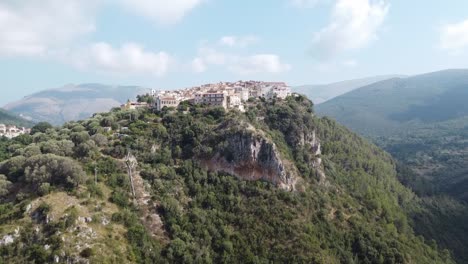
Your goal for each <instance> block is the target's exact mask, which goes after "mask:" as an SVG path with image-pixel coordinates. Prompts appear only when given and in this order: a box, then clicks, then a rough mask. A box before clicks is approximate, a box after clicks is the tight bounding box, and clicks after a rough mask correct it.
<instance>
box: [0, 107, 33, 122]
mask: <svg viewBox="0 0 468 264" xmlns="http://www.w3.org/2000/svg"><path fill="white" fill-rule="evenodd" d="M0 124H5V125H15V126H19V127H31V126H33V124H34V123H33V122H31V121H28V120H26V119H24V118H21V117H20V116H18V115H16V114H14V113H10V112H8V111H6V110H4V109H1V108H0Z"/></svg>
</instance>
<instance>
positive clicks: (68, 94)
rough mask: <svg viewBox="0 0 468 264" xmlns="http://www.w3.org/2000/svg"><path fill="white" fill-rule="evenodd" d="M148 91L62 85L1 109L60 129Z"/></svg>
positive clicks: (107, 86) (139, 88)
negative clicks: (71, 122) (57, 126)
mask: <svg viewBox="0 0 468 264" xmlns="http://www.w3.org/2000/svg"><path fill="white" fill-rule="evenodd" d="M148 92H149V89H147V88H142V87H137V86H110V85H103V84H80V85H72V84H70V85H66V86H63V87H61V88H57V89H51V90H45V91H41V92H38V93H35V94H32V95H30V96H26V97H24V98H23V99H21V100H19V101H17V102H12V103H9V104H7V105H5V106H4V108H5V109H7V110H8V111H11V112H14V113H16V114H21V115H22V116H24V117H25V118H27V119H29V120H34V121H35V122H40V121H46V122H49V123H51V124H55V125H62V124H63V123H65V122H67V121H76V120H79V119H85V118H88V117H90V116H91V115H92V114H93V113H96V112H105V111H109V110H110V109H111V108H112V107H117V106H119V105H121V104H123V103H125V102H127V100H128V99H131V98H135V96H137V95H138V94H145V93H148Z"/></svg>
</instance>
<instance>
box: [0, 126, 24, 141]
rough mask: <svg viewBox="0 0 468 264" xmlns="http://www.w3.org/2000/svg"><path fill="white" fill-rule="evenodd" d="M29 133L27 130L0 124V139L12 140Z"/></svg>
mask: <svg viewBox="0 0 468 264" xmlns="http://www.w3.org/2000/svg"><path fill="white" fill-rule="evenodd" d="M29 133H31V129H29V128H25V127H16V126H10V125H5V124H0V137H7V138H14V137H17V136H19V135H24V134H29Z"/></svg>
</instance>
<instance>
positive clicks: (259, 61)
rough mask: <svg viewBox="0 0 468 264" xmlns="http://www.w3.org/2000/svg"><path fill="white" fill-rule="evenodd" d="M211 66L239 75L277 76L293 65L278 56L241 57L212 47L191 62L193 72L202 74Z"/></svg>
mask: <svg viewBox="0 0 468 264" xmlns="http://www.w3.org/2000/svg"><path fill="white" fill-rule="evenodd" d="M210 66H217V67H218V68H219V67H223V68H225V69H226V70H228V71H229V72H232V73H235V74H239V75H249V74H256V73H270V74H277V73H282V72H286V71H289V70H290V69H291V65H289V64H287V63H283V62H282V61H281V59H280V57H279V56H278V55H276V54H252V55H239V54H235V53H231V52H223V51H219V50H217V49H214V48H212V47H202V48H200V49H199V51H198V55H197V57H196V58H195V59H193V60H192V62H191V67H192V70H193V71H194V72H196V73H202V72H205V71H207V70H208V69H209V67H210Z"/></svg>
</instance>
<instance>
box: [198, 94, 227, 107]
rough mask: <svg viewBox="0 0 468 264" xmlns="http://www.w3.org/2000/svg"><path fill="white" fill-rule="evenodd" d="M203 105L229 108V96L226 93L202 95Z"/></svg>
mask: <svg viewBox="0 0 468 264" xmlns="http://www.w3.org/2000/svg"><path fill="white" fill-rule="evenodd" d="M202 98H203V100H202V103H203V104H207V105H212V106H222V107H223V108H224V109H226V108H227V95H226V93H224V92H222V93H221V92H209V93H204V94H203V95H202Z"/></svg>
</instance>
